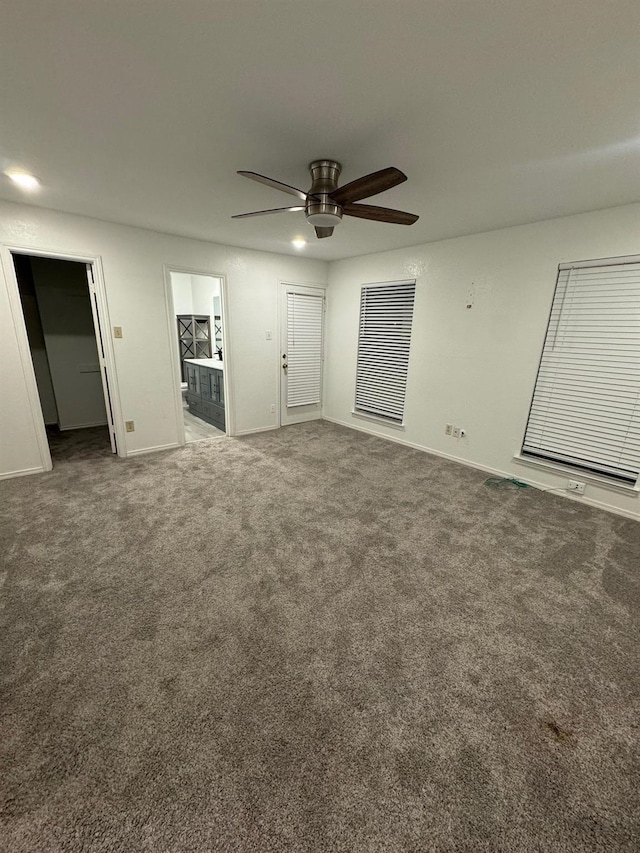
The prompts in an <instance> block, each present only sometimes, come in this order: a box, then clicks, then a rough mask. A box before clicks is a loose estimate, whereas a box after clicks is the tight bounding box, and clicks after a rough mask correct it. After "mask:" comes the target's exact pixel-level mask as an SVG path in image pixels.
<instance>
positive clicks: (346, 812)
mask: <svg viewBox="0 0 640 853" xmlns="http://www.w3.org/2000/svg"><path fill="white" fill-rule="evenodd" d="M484 480H485V476H484V475H483V474H482V473H480V472H477V471H473V470H470V469H467V468H464V467H462V466H458V465H456V464H453V463H451V462H447V461H444V460H441V459H437V458H434V457H430V456H428V455H426V454H422V453H419V452H416V451H412V450H410V449H407V448H403V447H400V446H397V445H393V444H391V443H388V442H384V441H382V440H379V439H375V438H371V437H368V436H365V435H363V434H360V433H356V432H354V431H350V430H347V429H343V428H340V427H336V426H333V425H331V424H328V423H322V422H316V423H312V424H307V425H301V426H294V427H288V428H286V429H282V430H280V431H277V432H272V433H263V434H261V435H256V436H252V437H247V438H244V439H239V440H238V439H221V440H219V441H214V442H202V443H196V444H192V445H190V446H188V447H186V448H183V449H180V450H176V451H169V452H165V453H161V454H155V455H149V456H146V457H137V458H135V459H132V460H130V461H123V460H118V459H116V458H113V457H110V456H109V457H104V458H93V459H91V458H90V459H86V458H85V459H81V460H79V461H77V462H74V461H73V460H71V459H70V460H68V461H67V462H65V464H62V465H59V466H58V467H57V468H56V469H54V471H52V472H51V473H49V474H44V475H40V476H34V477H25V478H21V479H16V480H12V481H5V482H2V483H0V500H1V508H2V516H3V520H2V539H3V543H2V545H3V554H4V573H3V574H2V584H3V586H2V599H1V603H2V610H1V627H2V634H3V636H2V646H1V649H2V669H1V685H2V696H1V701H2V712H3V716H2V731H1V735H2V738H1V747H0V818H1V821H0V848H1V849H2V850H3V851H12V853H23V851H34V853H35V851H38V853H46V851H105V853H106V851H127V852H128V853H129V852H130V851H131V852H133V851H172V852H173V851H176V853H177V851H257V853H268V851H274V853H275V851H278V853H280V851H287V852H288V851H296V853H298V851H300V852H301V853H303V852H305V851H345V853H346V851H350V852H351V851H356V852H358V853H359V852H360V851H362V853H364V851H389V853H391V851H415V853H418V851H442V853H445V851H469V853H471V851H473V852H474V853H475V851H504V853H519V852H520V851H522V853H524V851H527V853H529V851H531V853H533V851H537V853H539V851H607V853H612V851H637V850H638V849H639V848H640V827H639V820H640V798H639V797H640V795H639V792H640V755H639V750H638V733H639V730H638V711H639V704H638V697H639V687H640V668H639V667H638V639H639V628H638V625H639V623H638V617H639V615H640V595H639V590H638V582H639V577H638V573H639V570H640V524H638V523H637V522H634V521H627V520H624V519H622V518H619V517H616V516H613V515H609V514H606V513H603V512H599V511H596V510H593V509H590V508H588V507H586V506H582V505H579V504H577V503H575V502H571V501H567V500H564V499H562V498H560V497H558V496H555V495H553V494H550V493H546V494H544V493H541V492H538V491H535V490H533V489H528V490H518V491H499V490H494V489H490V488H487V487H486V486H485V485H484V484H483V482H484Z"/></svg>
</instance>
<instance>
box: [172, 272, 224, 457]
mask: <svg viewBox="0 0 640 853" xmlns="http://www.w3.org/2000/svg"><path fill="white" fill-rule="evenodd" d="M162 269H163V278H164V298H165V304H166V308H167V327H168V331H169V341H170V346H169V349H170V359H171V367H172V371H173V375H174V385H175V388H176V394H175V396H174V401H175V414H176V426H177V429H178V440H179V444H180V445H185V444H186V443H187V438H186V434H185V428H184V416H183V414H182V411H183V409H182V387H181V386H182V375H181V372H180V360H179V358H178V352H179V348H180V345H179V341H178V331H177V328H176V323H175V318H176V312H175V305H174V303H173V288H172V286H171V273H172V272H175V273H183V274H184V275H200V276H205V277H206V278H217V279H218V280H219V282H220V312H221V316H222V353H223V360H224V370H223V371H222V375H223V380H222V381H223V383H224V424H225V435H227V436H230V435H235V433H234V431H233V430H234V427H235V422H236V418H235V394H234V393H233V390H232V389H233V388H234V384H233V380H232V376H233V358H230V357H229V355H230V346H231V344H230V337H229V308H228V303H227V279H226V276H225V275H224V274H223V273H220V272H211V270H200V269H192V268H190V267H181V266H174V265H173V264H163V267H162Z"/></svg>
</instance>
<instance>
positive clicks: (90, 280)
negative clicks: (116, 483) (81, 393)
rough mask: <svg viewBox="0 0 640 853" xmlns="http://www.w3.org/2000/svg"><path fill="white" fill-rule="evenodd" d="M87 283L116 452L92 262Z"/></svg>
mask: <svg viewBox="0 0 640 853" xmlns="http://www.w3.org/2000/svg"><path fill="white" fill-rule="evenodd" d="M86 268H87V283H88V285H89V295H90V297H91V313H92V314H93V325H94V328H95V330H96V343H97V345H98V359H99V362H100V373H101V374H102V390H103V393H104V406H105V409H106V410H107V424H108V425H109V441H110V442H111V452H112V453H117V452H118V447H117V443H116V427H115V422H114V417H113V405H112V403H111V389H110V387H109V376H108V373H107V360H106V357H105V352H104V335H105V333H106V332H107V330H106V329H103V327H102V324H101V322H100V314H99V312H98V297H97V295H96V287H95V281H94V277H93V264H87V265H86Z"/></svg>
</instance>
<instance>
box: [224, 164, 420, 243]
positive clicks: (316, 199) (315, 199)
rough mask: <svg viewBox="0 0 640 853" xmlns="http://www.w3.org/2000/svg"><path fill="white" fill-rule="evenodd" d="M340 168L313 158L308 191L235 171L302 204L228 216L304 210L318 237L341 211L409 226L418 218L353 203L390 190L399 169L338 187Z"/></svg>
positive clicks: (399, 176)
mask: <svg viewBox="0 0 640 853" xmlns="http://www.w3.org/2000/svg"><path fill="white" fill-rule="evenodd" d="M341 171H342V166H341V165H340V163H337V162H336V161H335V160H314V161H313V163H311V164H310V165H309V172H310V173H311V189H310V190H309V192H304V191H303V190H299V189H296V187H290V186H289V185H288V184H283V183H281V182H280V181H276V180H274V179H273V178H267V177H265V176H264V175H259V174H258V173H257V172H238V174H239V175H244V177H245V178H251V180H252V181H258V183H260V184H266V185H267V186H268V187H273V188H274V189H276V190H282V191H283V192H285V193H289V195H294V196H296V198H298V199H300V201H302V202H304V204H298V205H295V206H294V207H277V208H274V209H273V210H256V211H254V212H253V213H238V214H236V215H235V216H232V217H231V218H232V219H246V218H247V217H249V216H263V215H264V214H266V213H282V212H284V211H289V212H291V211H301V210H304V214H305V216H306V218H307V222H308V223H309V224H310V225H313V227H314V228H315V231H316V235H317V236H318V237H319V238H322V237H331V235H332V234H333V229H334V226H336V225H338V224H339V223H340V222H341V221H342V216H343V214H345V215H346V216H357V217H358V218H359V219H374V220H375V221H376V222H392V223H394V224H395V225H413V223H414V222H416V221H417V220H418V218H419V217H418V216H416V214H415V213H405V212H404V211H402V210H392V209H391V208H389V207H376V206H375V205H372V204H356V203H355V202H358V201H360V200H361V199H363V198H369V197H370V196H372V195H377V194H378V193H381V192H384V191H385V190H390V189H391V188H392V187H395V186H397V185H398V184H401V183H403V181H406V180H407V176H406V175H405V174H404V173H403V172H401V171H400V169H396V168H394V167H393V166H390V167H389V168H388V169H381V170H380V171H379V172H371V173H370V174H369V175H364V177H362V178H357V179H356V180H355V181H351V183H349V184H345V185H344V186H342V187H338V178H339V177H340V172H341Z"/></svg>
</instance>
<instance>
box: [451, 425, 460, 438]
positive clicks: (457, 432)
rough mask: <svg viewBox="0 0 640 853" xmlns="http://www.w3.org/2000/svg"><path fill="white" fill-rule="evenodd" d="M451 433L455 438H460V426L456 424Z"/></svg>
mask: <svg viewBox="0 0 640 853" xmlns="http://www.w3.org/2000/svg"><path fill="white" fill-rule="evenodd" d="M451 434H452V435H453V437H454V438H460V427H456V426H454V428H453V432H452V433H451Z"/></svg>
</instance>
